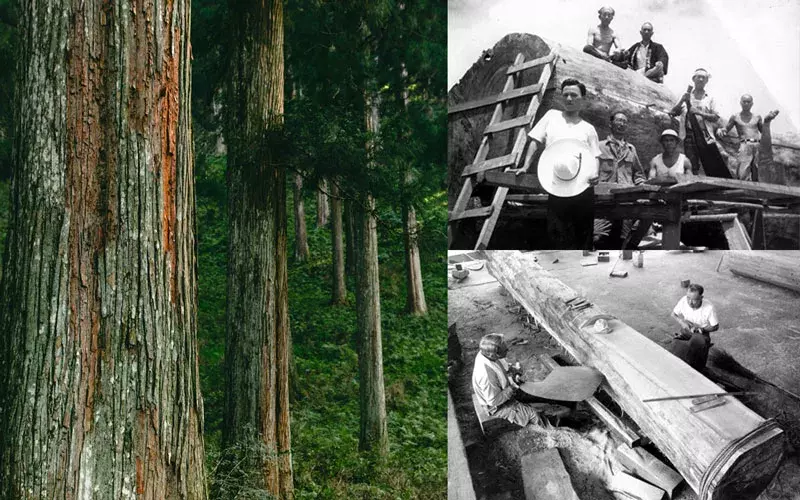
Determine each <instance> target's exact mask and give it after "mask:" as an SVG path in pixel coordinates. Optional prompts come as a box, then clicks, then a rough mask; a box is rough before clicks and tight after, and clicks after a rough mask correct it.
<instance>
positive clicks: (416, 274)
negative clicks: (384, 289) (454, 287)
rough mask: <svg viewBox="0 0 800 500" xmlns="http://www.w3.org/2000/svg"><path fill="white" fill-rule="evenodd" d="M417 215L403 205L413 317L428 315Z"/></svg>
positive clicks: (408, 303) (408, 296)
mask: <svg viewBox="0 0 800 500" xmlns="http://www.w3.org/2000/svg"><path fill="white" fill-rule="evenodd" d="M417 234H418V233H417V213H416V211H415V210H414V207H413V206H411V205H410V204H404V205H403V242H404V244H405V261H406V309H407V310H408V312H409V313H410V314H413V315H424V314H427V313H428V306H427V305H426V304H425V290H424V289H423V287H422V269H421V267H420V263H419V246H418V244H417Z"/></svg>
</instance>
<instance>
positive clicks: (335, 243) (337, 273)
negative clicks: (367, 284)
mask: <svg viewBox="0 0 800 500" xmlns="http://www.w3.org/2000/svg"><path fill="white" fill-rule="evenodd" d="M331 240H332V245H331V247H332V248H333V294H332V298H331V303H332V304H344V303H345V302H346V301H347V285H346V282H345V274H344V242H343V241H342V199H341V198H340V196H339V187H338V186H337V184H336V179H333V180H332V181H331Z"/></svg>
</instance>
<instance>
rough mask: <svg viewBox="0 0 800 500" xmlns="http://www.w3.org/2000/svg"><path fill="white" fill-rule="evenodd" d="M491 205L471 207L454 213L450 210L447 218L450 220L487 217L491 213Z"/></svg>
mask: <svg viewBox="0 0 800 500" xmlns="http://www.w3.org/2000/svg"><path fill="white" fill-rule="evenodd" d="M492 210H493V208H492V207H481V208H471V209H469V210H464V211H463V212H461V213H458V214H454V213H452V212H450V213H449V214H448V218H449V219H450V221H451V222H452V221H456V220H464V219H477V218H480V217H488V216H489V215H491V214H492Z"/></svg>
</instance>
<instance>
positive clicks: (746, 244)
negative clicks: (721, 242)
mask: <svg viewBox="0 0 800 500" xmlns="http://www.w3.org/2000/svg"><path fill="white" fill-rule="evenodd" d="M722 230H723V231H725V239H726V240H727V241H728V249H729V250H750V236H748V235H747V230H746V229H745V227H744V224H742V221H740V220H739V218H738V217H734V218H733V220H731V221H726V222H723V223H722Z"/></svg>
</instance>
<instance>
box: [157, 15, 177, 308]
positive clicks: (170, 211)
mask: <svg viewBox="0 0 800 500" xmlns="http://www.w3.org/2000/svg"><path fill="white" fill-rule="evenodd" d="M172 8H173V5H172V2H171V1H168V2H167V12H168V15H167V17H166V18H167V19H169V18H171V17H172ZM180 45H181V33H180V29H179V28H178V27H175V28H174V29H173V30H172V31H171V39H168V40H167V41H166V42H165V43H164V57H163V61H164V64H163V67H162V71H161V74H162V81H161V91H160V97H159V98H160V102H159V112H160V117H159V118H160V119H159V127H160V129H161V130H160V132H161V181H162V186H161V187H162V197H163V210H162V219H163V220H162V224H163V228H162V233H163V240H164V241H163V244H164V252H166V253H167V254H168V258H169V262H170V267H171V269H170V272H171V276H170V298H171V300H172V302H173V303H175V300H176V298H175V297H176V293H177V288H178V284H177V276H178V272H177V266H178V259H177V252H176V244H175V243H176V238H177V227H176V223H177V212H176V210H177V206H176V198H177V195H178V190H177V188H176V168H177V152H176V144H177V129H178V120H179V112H180V89H179V86H178V84H179V81H180Z"/></svg>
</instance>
